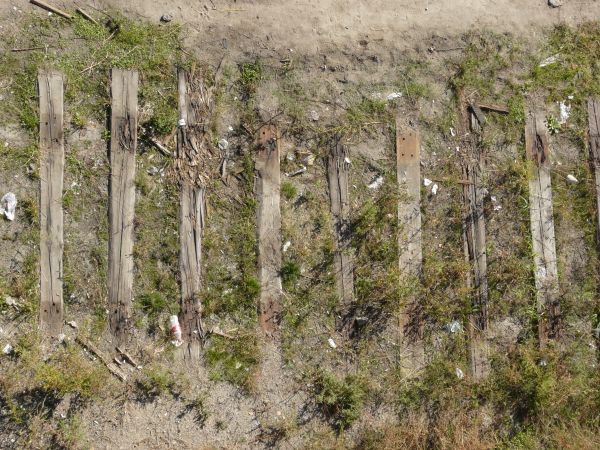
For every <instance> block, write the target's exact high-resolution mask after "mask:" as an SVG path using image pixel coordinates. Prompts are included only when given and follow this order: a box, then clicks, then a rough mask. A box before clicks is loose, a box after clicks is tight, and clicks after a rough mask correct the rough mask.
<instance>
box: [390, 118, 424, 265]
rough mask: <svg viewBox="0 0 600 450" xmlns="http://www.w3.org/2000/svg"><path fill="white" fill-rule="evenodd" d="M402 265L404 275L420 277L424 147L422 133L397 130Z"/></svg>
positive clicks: (399, 236) (398, 127)
mask: <svg viewBox="0 0 600 450" xmlns="http://www.w3.org/2000/svg"><path fill="white" fill-rule="evenodd" d="M396 153H397V154H396V157H397V177H398V188H399V191H400V194H399V200H398V221H399V225H400V227H399V228H400V232H399V233H398V251H399V265H400V272H401V273H402V274H406V275H410V276H419V275H420V274H421V269H422V264H423V251H422V247H421V143H420V138H419V133H418V132H417V131H415V130H410V129H403V128H402V127H401V125H400V123H398V124H397V127H396Z"/></svg>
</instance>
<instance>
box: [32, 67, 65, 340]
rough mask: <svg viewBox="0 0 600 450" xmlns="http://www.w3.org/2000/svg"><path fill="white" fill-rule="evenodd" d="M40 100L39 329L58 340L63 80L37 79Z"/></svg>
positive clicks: (60, 321)
mask: <svg viewBox="0 0 600 450" xmlns="http://www.w3.org/2000/svg"><path fill="white" fill-rule="evenodd" d="M38 88H39V96H40V327H41V328H42V331H43V332H45V333H47V334H49V335H51V336H57V335H58V334H60V332H61V330H62V324H63V209H62V195H63V192H62V191H63V171H64V160H65V152H64V135H63V77H62V75H61V74H60V73H56V72H48V73H40V74H39V75H38Z"/></svg>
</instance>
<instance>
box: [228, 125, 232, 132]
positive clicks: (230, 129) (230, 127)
mask: <svg viewBox="0 0 600 450" xmlns="http://www.w3.org/2000/svg"><path fill="white" fill-rule="evenodd" d="M227 131H229V132H230V133H231V132H232V131H233V127H232V126H231V125H229V126H228V127H227Z"/></svg>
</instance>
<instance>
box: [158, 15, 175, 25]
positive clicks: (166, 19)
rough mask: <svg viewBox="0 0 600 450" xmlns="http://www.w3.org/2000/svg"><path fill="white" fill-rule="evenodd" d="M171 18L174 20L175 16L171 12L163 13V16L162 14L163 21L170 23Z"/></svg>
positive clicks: (161, 19)
mask: <svg viewBox="0 0 600 450" xmlns="http://www.w3.org/2000/svg"><path fill="white" fill-rule="evenodd" d="M171 20H173V16H172V15H171V14H163V15H162V16H160V21H161V22H164V23H169V22H170V21H171Z"/></svg>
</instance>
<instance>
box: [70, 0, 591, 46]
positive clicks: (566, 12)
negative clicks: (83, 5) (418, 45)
mask: <svg viewBox="0 0 600 450" xmlns="http://www.w3.org/2000/svg"><path fill="white" fill-rule="evenodd" d="M63 3H65V4H68V3H70V2H63ZM89 3H91V4H93V5H94V6H95V7H98V8H102V6H104V5H106V6H110V7H112V8H124V9H125V12H127V13H133V14H139V15H141V16H143V17H145V18H148V19H155V20H157V21H158V20H159V18H160V16H161V15H162V14H165V13H166V14H171V15H172V16H173V20H174V21H176V22H180V23H184V24H187V25H188V26H189V29H190V40H191V41H192V42H196V41H201V42H203V43H204V46H202V47H199V52H200V53H207V54H210V53H211V52H214V51H215V49H220V53H224V52H227V53H230V54H236V53H250V54H256V53H258V52H261V51H263V52H264V51H266V52H267V53H268V52H270V51H277V52H279V51H287V52H290V53H295V54H303V53H306V54H313V53H320V52H324V51H327V50H328V49H329V48H331V47H341V48H353V47H354V48H361V47H364V46H365V44H364V43H365V42H367V45H369V46H382V47H395V48H399V49H402V48H407V47H412V46H414V44H415V42H419V41H423V40H426V39H427V38H429V37H431V36H432V35H439V36H446V35H450V34H457V33H463V32H465V31H468V30H470V29H473V28H475V27H477V28H479V29H481V28H489V29H492V30H494V31H498V32H513V33H522V34H530V33H535V32H536V31H537V30H538V29H539V28H540V27H543V26H549V25H553V24H558V23H562V22H565V23H568V24H573V23H577V22H581V21H584V20H594V19H598V18H599V17H600V2H596V1H593V0H577V1H576V0H566V1H564V2H563V3H564V5H563V6H562V7H560V8H550V7H549V6H548V4H547V1H546V0H399V1H395V0H374V1H371V2H354V4H351V5H349V2H346V1H343V0H258V1H248V0H208V1H202V2H193V3H191V2H188V1H185V0H167V1H165V2H162V3H161V5H162V6H161V7H157V6H156V2H155V1H154V0H135V1H133V0H132V1H128V2H126V5H127V6H125V5H124V2H122V1H120V0H94V1H91V2H89Z"/></svg>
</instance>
